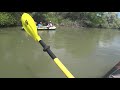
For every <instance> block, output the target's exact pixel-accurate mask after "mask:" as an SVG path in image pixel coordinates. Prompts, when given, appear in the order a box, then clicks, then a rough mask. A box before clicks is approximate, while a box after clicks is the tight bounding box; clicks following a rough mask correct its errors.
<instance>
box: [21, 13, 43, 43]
mask: <svg viewBox="0 0 120 90" xmlns="http://www.w3.org/2000/svg"><path fill="white" fill-rule="evenodd" d="M21 22H22V25H23V28H24V30H25V31H26V32H27V33H28V34H29V35H30V36H31V37H33V38H34V39H35V40H37V41H40V40H41V38H40V36H39V35H38V32H37V27H36V24H35V21H34V20H33V18H32V17H31V16H30V15H29V14H28V13H23V15H22V17H21Z"/></svg>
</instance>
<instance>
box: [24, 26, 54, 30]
mask: <svg viewBox="0 0 120 90" xmlns="http://www.w3.org/2000/svg"><path fill="white" fill-rule="evenodd" d="M36 27H37V30H56V27H55V26H52V27H47V26H41V27H39V28H38V26H36ZM23 29H24V28H23V27H22V30H23Z"/></svg>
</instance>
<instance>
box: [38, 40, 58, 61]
mask: <svg viewBox="0 0 120 90" xmlns="http://www.w3.org/2000/svg"><path fill="white" fill-rule="evenodd" d="M39 43H40V44H41V45H42V47H43V51H44V52H47V53H48V54H49V55H50V57H51V58H52V59H53V60H54V59H55V58H56V56H55V55H54V54H53V52H52V51H51V50H50V46H47V45H46V44H45V43H44V42H43V40H40V41H39Z"/></svg>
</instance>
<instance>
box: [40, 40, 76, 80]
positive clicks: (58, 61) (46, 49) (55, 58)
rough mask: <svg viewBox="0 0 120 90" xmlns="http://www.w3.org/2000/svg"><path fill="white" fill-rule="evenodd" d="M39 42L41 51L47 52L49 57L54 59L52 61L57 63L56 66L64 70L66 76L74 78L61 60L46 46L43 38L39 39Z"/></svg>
mask: <svg viewBox="0 0 120 90" xmlns="http://www.w3.org/2000/svg"><path fill="white" fill-rule="evenodd" d="M39 43H40V44H41V45H42V47H43V51H44V52H47V53H48V54H49V55H50V57H51V58H52V59H53V60H54V62H55V63H56V64H57V65H58V67H59V68H60V69H61V70H62V71H63V72H64V74H65V75H66V76H67V77H68V78H74V76H73V75H72V74H71V73H70V72H69V71H68V69H67V68H66V67H65V66H64V65H63V64H62V62H61V61H60V60H59V59H58V58H57V57H56V56H55V55H54V54H53V52H52V51H51V50H50V46H47V45H46V44H45V43H44V42H43V40H40V41H39Z"/></svg>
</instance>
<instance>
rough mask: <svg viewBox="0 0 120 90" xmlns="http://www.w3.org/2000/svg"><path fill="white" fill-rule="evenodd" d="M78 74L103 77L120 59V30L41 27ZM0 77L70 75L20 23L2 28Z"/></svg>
mask: <svg viewBox="0 0 120 90" xmlns="http://www.w3.org/2000/svg"><path fill="white" fill-rule="evenodd" d="M38 34H39V35H40V36H41V38H42V39H43V41H44V42H45V43H46V44H47V45H50V48H51V50H52V51H53V53H54V54H55V55H56V56H57V57H58V58H59V59H60V61H61V62H62V63H63V64H64V65H65V66H66V68H67V69H68V70H69V71H70V72H71V73H72V74H73V75H74V76H75V77H76V78H101V77H102V76H104V75H105V74H106V73H107V72H108V71H109V70H110V69H111V68H112V67H113V66H114V65H115V64H117V63H118V62H119V61H120V31H119V30H113V29H96V28H95V29H93V28H84V29H75V28H57V29H56V30H52V31H38ZM0 78H67V77H66V76H65V74H64V73H63V72H62V71H61V70H60V69H59V67H58V66H57V65H56V64H55V63H54V61H53V60H52V59H51V58H50V56H49V55H48V54H47V53H46V52H43V48H42V46H41V45H40V44H39V43H38V42H36V41H35V40H33V39H32V38H31V37H30V36H28V34H26V32H25V31H22V30H21V27H15V28H0Z"/></svg>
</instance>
